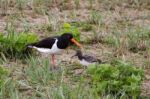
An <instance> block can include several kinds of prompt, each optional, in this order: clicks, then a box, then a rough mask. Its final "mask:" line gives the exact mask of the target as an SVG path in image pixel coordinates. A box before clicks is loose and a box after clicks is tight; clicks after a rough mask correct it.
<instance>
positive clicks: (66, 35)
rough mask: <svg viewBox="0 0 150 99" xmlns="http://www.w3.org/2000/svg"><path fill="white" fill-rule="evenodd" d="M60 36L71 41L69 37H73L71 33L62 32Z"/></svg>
mask: <svg viewBox="0 0 150 99" xmlns="http://www.w3.org/2000/svg"><path fill="white" fill-rule="evenodd" d="M61 38H63V39H65V40H68V41H71V39H72V38H73V35H72V34H71V33H64V34H62V35H61Z"/></svg>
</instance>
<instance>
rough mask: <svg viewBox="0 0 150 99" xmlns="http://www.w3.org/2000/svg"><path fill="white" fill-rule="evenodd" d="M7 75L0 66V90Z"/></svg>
mask: <svg viewBox="0 0 150 99" xmlns="http://www.w3.org/2000/svg"><path fill="white" fill-rule="evenodd" d="M7 74H8V72H7V70H6V69H4V68H3V67H2V66H0V90H1V87H2V85H3V83H4V81H5V78H6V76H7Z"/></svg>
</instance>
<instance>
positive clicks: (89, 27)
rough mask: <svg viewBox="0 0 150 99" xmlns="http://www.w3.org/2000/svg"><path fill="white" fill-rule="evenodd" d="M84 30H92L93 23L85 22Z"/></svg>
mask: <svg viewBox="0 0 150 99" xmlns="http://www.w3.org/2000/svg"><path fill="white" fill-rule="evenodd" d="M82 30H83V31H86V32H87V31H91V30H93V26H92V25H90V24H84V25H83V26H82Z"/></svg>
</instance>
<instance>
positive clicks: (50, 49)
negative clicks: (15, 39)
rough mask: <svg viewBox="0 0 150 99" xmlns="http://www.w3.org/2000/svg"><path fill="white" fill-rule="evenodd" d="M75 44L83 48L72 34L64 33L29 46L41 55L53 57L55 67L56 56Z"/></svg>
mask: <svg viewBox="0 0 150 99" xmlns="http://www.w3.org/2000/svg"><path fill="white" fill-rule="evenodd" d="M73 43H74V44H75V45H76V46H78V47H81V45H80V43H78V42H77V41H76V40H75V39H74V38H73V35H72V34H71V33H64V34H62V35H61V36H55V37H48V38H45V39H42V40H41V41H39V42H36V43H32V44H29V45H28V47H29V48H34V49H36V50H37V51H39V52H41V53H46V54H51V55H52V64H53V65H54V66H55V56H54V55H55V54H60V53H61V52H62V51H63V50H64V49H66V48H67V47H68V46H70V45H72V44H73Z"/></svg>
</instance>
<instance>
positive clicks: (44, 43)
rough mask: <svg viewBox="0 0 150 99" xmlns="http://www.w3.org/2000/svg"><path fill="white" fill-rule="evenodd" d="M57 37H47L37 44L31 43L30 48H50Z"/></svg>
mask: <svg viewBox="0 0 150 99" xmlns="http://www.w3.org/2000/svg"><path fill="white" fill-rule="evenodd" d="M56 39H57V37H48V38H45V39H43V40H41V41H39V42H37V43H33V44H32V45H31V46H35V47H39V48H52V46H53V44H54V43H55V40H56Z"/></svg>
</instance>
